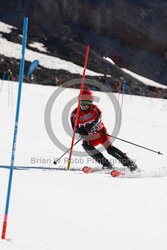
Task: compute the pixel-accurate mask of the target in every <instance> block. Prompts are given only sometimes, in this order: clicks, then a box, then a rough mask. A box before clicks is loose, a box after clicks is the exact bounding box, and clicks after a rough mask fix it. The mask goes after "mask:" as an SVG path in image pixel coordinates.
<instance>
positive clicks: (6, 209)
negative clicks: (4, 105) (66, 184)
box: [1, 17, 28, 239]
mask: <svg viewBox="0 0 167 250" xmlns="http://www.w3.org/2000/svg"><path fill="white" fill-rule="evenodd" d="M27 30H28V18H27V17H25V18H24V23H23V39H22V57H21V62H20V74H19V88H18V97H17V106H16V116H15V126H14V135H13V146H12V154H11V164H10V172H9V182H8V190H7V198H6V208H5V214H4V221H3V227H2V235H1V238H2V239H5V237H6V229H7V221H8V212H9V203H10V194H11V187H12V177H13V168H14V160H15V151H16V139H17V130H18V123H19V113H20V102H21V91H22V83H23V76H24V64H25V61H24V57H25V48H26V41H27Z"/></svg>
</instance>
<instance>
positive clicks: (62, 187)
mask: <svg viewBox="0 0 167 250" xmlns="http://www.w3.org/2000/svg"><path fill="white" fill-rule="evenodd" d="M1 84H2V81H0V87H1V86H2V85H1ZM9 84H12V85H13V91H12V92H11V91H10V92H9ZM17 90H18V85H17V83H14V82H13V83H12V82H10V83H9V82H7V81H5V82H4V83H3V86H2V88H1V92H0V118H1V120H0V166H1V167H0V218H1V225H2V222H3V215H4V209H5V201H6V191H7V184H8V175H9V170H8V169H4V168H3V166H8V165H10V158H11V148H12V140H13V129H14V120H15V108H16V99H17ZM55 90H56V91H57V90H58V89H57V88H54V87H49V86H47V87H46V86H40V85H28V84H23V89H22V100H21V110H20V120H19V127H18V137H17V147H16V159H15V166H17V167H18V166H22V167H25V166H28V167H32V169H31V168H29V169H27V170H14V175H13V185H12V193H11V202H10V209H9V219H8V227H7V237H6V238H7V240H5V241H3V240H0V249H3V250H23V249H24V250H30V249H31V250H46V249H48V250H52V249H60V250H111V249H112V250H122V249H124V250H141V249H142V250H164V249H166V245H167V239H166V232H167V223H166V221H167V213H166V211H167V170H166V167H167V158H166V157H165V156H164V155H163V156H161V155H158V154H155V153H152V152H149V151H146V150H144V149H141V148H138V147H135V146H132V145H130V144H127V143H123V142H121V141H118V140H116V141H115V142H114V146H116V147H118V148H120V149H121V150H123V151H124V152H126V153H127V154H128V155H129V156H130V157H131V158H133V159H135V160H136V162H137V164H138V166H139V167H140V168H141V169H142V170H143V171H144V172H143V173H142V175H141V176H136V177H135V178H112V177H111V176H110V174H100V173H99V174H98V173H94V174H87V175H86V174H84V173H82V172H81V171H79V169H81V168H82V167H83V166H85V165H91V166H92V167H96V166H97V164H95V163H93V162H91V160H90V158H89V157H76V156H73V157H72V160H73V161H72V164H71V171H65V170H61V169H62V167H65V168H66V166H67V156H65V157H63V158H62V160H61V161H60V163H59V164H57V165H56V166H54V165H53V164H52V162H53V160H54V157H55V158H56V157H59V156H61V154H63V151H62V150H61V149H59V148H58V147H57V145H54V144H53V142H52V141H51V140H50V138H49V136H48V134H47V132H46V129H45V126H44V111H45V107H46V104H47V102H48V100H49V98H50V96H51V94H52V93H53V92H54V91H55ZM78 93H79V91H78V90H74V89H63V91H62V93H61V94H60V95H59V96H58V97H57V99H56V100H55V102H54V105H53V108H52V112H51V124H52V127H53V130H54V133H55V135H56V137H57V138H58V139H59V140H60V141H61V142H62V143H63V144H64V145H65V146H66V147H67V148H69V147H70V144H71V137H70V136H69V135H68V134H67V133H66V131H65V128H66V126H67V124H68V122H69V115H68V114H66V112H65V111H64V108H65V107H66V105H67V104H68V103H69V102H70V100H71V99H72V98H75V97H77V96H78ZM94 94H95V96H97V97H99V98H100V101H99V102H98V103H97V104H98V106H99V107H100V108H101V110H102V111H103V121H104V123H105V125H106V127H107V129H108V132H109V133H112V131H113V128H114V124H115V112H114V108H113V105H112V102H111V101H110V99H109V97H108V96H107V95H106V94H105V93H99V92H94ZM109 95H112V93H110V94H109ZM116 98H118V96H117V95H116ZM11 99H12V100H13V101H12V102H11ZM9 100H10V102H9ZM9 104H10V105H9ZM69 105H70V103H69ZM75 106H76V104H75V105H72V107H71V109H70V111H71V110H72V109H73V108H74V107H75ZM166 109H167V101H166V100H162V99H151V98H146V97H137V96H128V95H125V96H124V103H123V109H122V125H121V129H120V132H119V134H118V136H119V138H124V139H126V140H130V141H132V142H134V143H137V144H141V145H144V146H146V147H149V148H152V149H155V150H157V151H159V150H160V151H161V152H163V153H166V148H167V133H166V127H167V119H166ZM62 116H65V121H66V122H64V124H62ZM75 150H80V151H83V150H82V147H81V143H79V144H77V145H76V146H75ZM104 154H105V156H106V157H108V159H112V157H110V156H108V155H107V154H106V153H104ZM115 165H116V166H117V167H120V164H118V163H115ZM33 167H36V169H33ZM47 167H49V168H50V167H55V168H57V169H59V168H60V170H48V169H47ZM99 167H100V166H99ZM41 168H42V170H41ZM22 169H23V168H22ZM76 169H78V171H74V170H76Z"/></svg>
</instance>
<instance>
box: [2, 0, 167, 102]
mask: <svg viewBox="0 0 167 250" xmlns="http://www.w3.org/2000/svg"><path fill="white" fill-rule="evenodd" d="M166 7H167V3H166V1H163V0H160V1H158V2H157V1H155V0H152V1H150V0H148V1H143V0H141V1H137V0H126V1H125V0H117V1H114V0H101V1H98V0H89V1H88V0H83V1H79V0H71V1H67V0H61V1H60V0H56V1H55V0H45V1H44V0H40V1H39V0H30V1H24V0H22V1H21V0H10V1H5V0H1V1H0V20H1V21H5V22H7V23H9V24H12V25H15V26H16V27H18V30H13V32H12V33H10V34H5V33H3V32H2V33H1V34H2V35H3V36H4V37H5V38H7V39H8V40H11V41H14V42H17V43H18V42H19V43H21V38H20V37H19V36H18V35H19V34H21V32H22V20H23V17H24V16H25V15H27V16H28V17H29V32H28V44H29V43H30V42H32V41H38V42H42V43H43V44H44V45H45V46H46V47H47V49H48V54H49V55H52V56H58V57H60V58H62V59H66V60H69V61H73V62H75V63H77V64H78V65H81V66H83V59H84V53H85V44H90V46H91V53H90V56H89V64H88V68H89V69H91V70H94V71H96V72H101V73H103V74H104V77H95V78H96V79H97V80H100V81H101V82H103V83H104V84H107V86H110V88H111V90H113V91H117V83H118V82H121V81H123V79H126V80H127V85H128V87H127V90H126V91H127V93H132V94H140V95H141V94H142V95H146V96H154V95H155V96H158V97H160V96H161V97H166V93H165V92H166V91H164V90H162V89H160V90H158V89H157V88H154V87H149V86H146V85H144V84H142V83H141V82H139V81H138V80H136V79H133V78H132V77H131V76H129V75H127V74H126V73H124V72H123V71H122V70H121V69H120V68H119V67H126V68H128V69H131V70H132V71H134V72H136V73H139V74H141V75H144V76H146V77H148V78H150V79H153V80H156V81H157V82H160V83H164V84H166V83H167V71H166V68H167V32H166V27H167V13H166V11H165V8H166ZM103 56H109V57H110V58H112V59H113V60H114V61H115V62H116V64H117V66H116V65H112V64H111V63H109V62H107V61H106V60H104V59H103ZM0 57H1V58H0V59H1V70H3V69H4V70H5V68H7V67H8V66H9V67H11V64H12V68H13V70H14V71H15V75H16V76H17V75H18V65H19V64H18V63H19V62H18V61H17V60H16V59H14V58H13V59H12V60H9V59H8V58H3V56H0ZM28 66H29V62H26V69H27V68H28ZM107 75H111V77H107ZM55 76H58V77H59V78H61V82H64V81H67V80H70V79H73V78H76V77H79V76H78V75H73V74H70V73H69V72H65V71H63V70H61V71H56V70H49V69H45V68H42V67H39V68H38V70H37V71H36V75H35V78H34V79H33V81H35V82H40V83H41V84H52V85H53V84H55ZM155 93H156V94H155Z"/></svg>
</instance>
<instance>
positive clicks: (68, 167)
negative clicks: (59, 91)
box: [67, 46, 90, 170]
mask: <svg viewBox="0 0 167 250" xmlns="http://www.w3.org/2000/svg"><path fill="white" fill-rule="evenodd" d="M89 49H90V47H89V46H87V47H86V53H85V61H84V69H83V73H82V82H81V87H80V93H79V97H80V96H81V95H82V91H83V87H84V82H85V73H86V68H87V64H88V57H89ZM79 111H80V98H78V107H77V113H76V119H75V124H74V132H73V136H72V140H71V147H70V153H69V158H68V163H67V169H68V170H70V165H71V157H72V150H73V146H74V139H75V133H76V132H75V131H76V127H77V124H78V119H79Z"/></svg>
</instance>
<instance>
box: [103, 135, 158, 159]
mask: <svg viewBox="0 0 167 250" xmlns="http://www.w3.org/2000/svg"><path fill="white" fill-rule="evenodd" d="M101 134H103V135H107V136H110V137H112V138H115V139H117V140H119V141H123V142H126V143H129V144H131V145H134V146H136V147H140V148H143V149H146V150H149V151H151V152H153V153H156V154H158V155H163V153H161V152H160V151H156V150H153V149H150V148H147V147H144V146H141V145H139V144H136V143H133V142H130V141H126V140H124V139H121V138H118V137H116V136H112V135H109V134H106V133H103V132H102V133H101Z"/></svg>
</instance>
